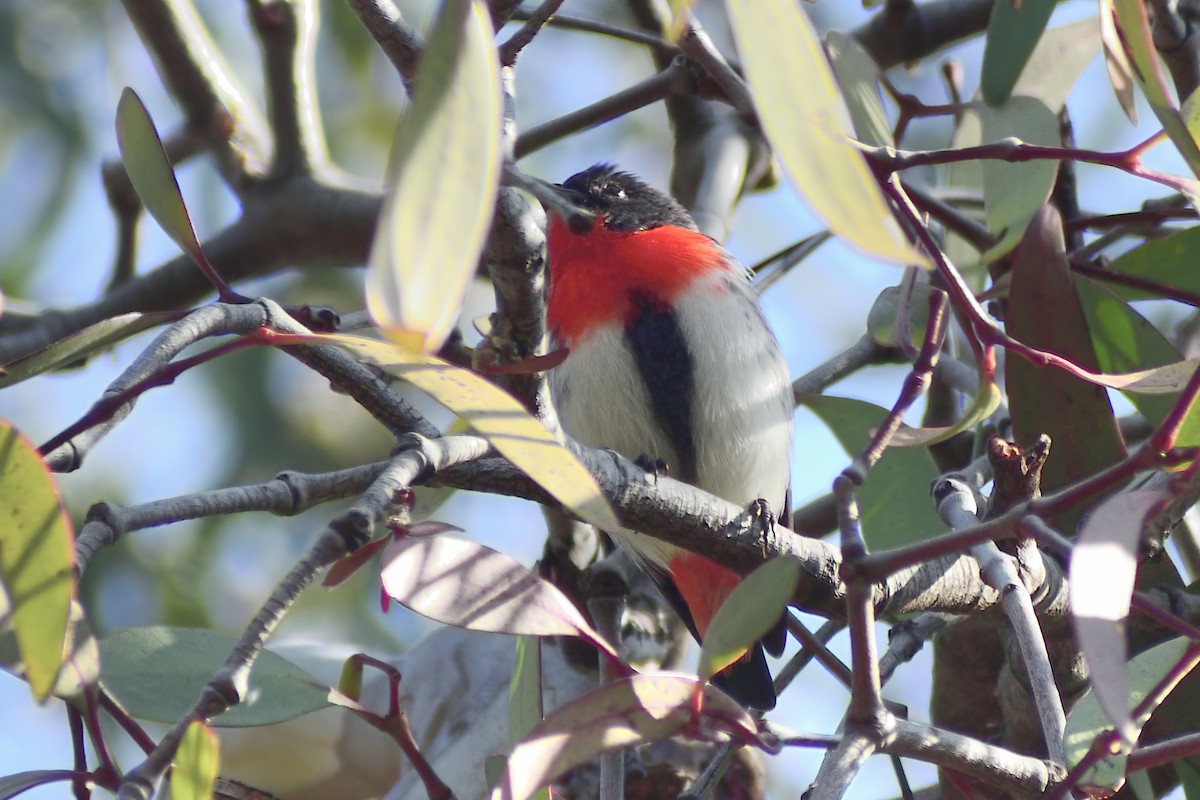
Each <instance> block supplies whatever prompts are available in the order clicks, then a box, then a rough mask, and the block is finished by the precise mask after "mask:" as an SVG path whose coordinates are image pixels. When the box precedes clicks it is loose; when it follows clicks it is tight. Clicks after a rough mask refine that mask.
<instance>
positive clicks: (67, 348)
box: [0, 312, 171, 389]
mask: <svg viewBox="0 0 1200 800" xmlns="http://www.w3.org/2000/svg"><path fill="white" fill-rule="evenodd" d="M170 318H171V315H170V314H166V313H150V314H143V313H140V312H134V313H130V314H119V315H117V316H115V317H109V318H108V319H103V320H101V321H100V322H97V323H96V324H95V325H89V326H88V327H86V328H84V329H83V330H81V331H79V332H78V333H73V334H71V335H70V336H68V337H66V338H64V339H59V340H58V341H57V342H55V343H54V344H52V345H50V346H48V347H44V348H42V349H41V350H38V351H37V352H35V353H30V354H29V355H27V356H25V357H24V358H20V359H18V360H16V361H12V362H9V363H8V364H5V365H4V370H3V374H0V389H3V388H5V387H7V386H12V385H13V384H14V383H20V382H21V381H23V380H26V379H27V378H32V377H33V376H34V375H41V374H42V373H45V372H49V371H50V370H53V369H58V368H59V367H63V366H66V365H68V364H72V363H74V362H77V361H79V360H80V359H82V358H85V357H87V356H90V355H92V354H93V353H97V352H99V351H101V350H105V349H107V348H109V347H112V346H113V345H115V344H117V343H118V342H122V341H124V340H125V339H128V338H129V337H130V336H133V335H134V334H137V333H141V332H142V331H144V330H146V329H148V328H153V327H154V326H155V325H160V324H162V323H163V322H166V321H168V320H169V319H170Z"/></svg>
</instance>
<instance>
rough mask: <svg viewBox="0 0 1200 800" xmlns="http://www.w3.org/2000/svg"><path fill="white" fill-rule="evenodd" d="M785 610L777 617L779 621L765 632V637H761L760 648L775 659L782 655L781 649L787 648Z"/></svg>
mask: <svg viewBox="0 0 1200 800" xmlns="http://www.w3.org/2000/svg"><path fill="white" fill-rule="evenodd" d="M787 615H788V612H787V609H786V608H785V609H784V610H783V613H782V614H781V615H780V616H779V621H778V622H776V623H775V624H774V625H773V626H772V627H771V630H769V631H767V634H766V636H764V637H762V640H761V641H762V646H763V647H765V648H766V649H767V652H768V653H770V654H771V655H772V656H774V657H775V658H779V657H780V656H781V655H783V648H784V647H786V646H787V633H788V632H787Z"/></svg>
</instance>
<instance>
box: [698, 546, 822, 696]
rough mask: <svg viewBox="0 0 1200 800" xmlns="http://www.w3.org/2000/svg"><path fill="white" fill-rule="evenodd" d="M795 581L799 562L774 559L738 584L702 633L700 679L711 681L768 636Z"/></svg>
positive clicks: (793, 589) (798, 574) (793, 588)
mask: <svg viewBox="0 0 1200 800" xmlns="http://www.w3.org/2000/svg"><path fill="white" fill-rule="evenodd" d="M798 580H800V562H799V561H796V560H794V559H791V558H773V559H771V560H770V561H768V562H767V563H765V564H763V565H762V566H761V567H759V568H758V569H756V570H754V572H751V573H750V574H749V575H747V576H746V577H745V578H744V579H743V580H742V582H741V583H739V584H738V585H737V587H736V588H735V589H734V590H733V592H732V593H730V595H729V597H727V598H725V602H723V603H722V604H721V607H720V608H719V609H717V613H716V615H715V616H714V617H713V620H712V622H711V623H710V624H709V626H708V630H707V631H705V633H704V644H703V645H702V646H701V647H700V667H699V669H698V671H699V673H700V677H701V679H703V680H706V681H707V680H710V679H711V678H712V676H714V675H716V674H717V673H718V672H720V671H721V670H723V669H725V668H726V667H728V666H729V665H730V664H732V663H733V662H735V661H737V660H738V659H739V658H741V657H742V656H743V655H744V654H745V653H746V651H747V650H749V649H750V647H751V646H752V645H753V644H754V643H755V642H757V641H758V640H759V639H761V638H762V637H764V636H766V635H767V632H768V631H769V630H771V628H773V627H774V626H775V623H776V622H778V621H779V615H780V614H781V613H783V611H784V610H785V609H786V608H787V604H788V601H789V600H791V599H792V596H793V595H794V594H795V593H796V582H797V581H798Z"/></svg>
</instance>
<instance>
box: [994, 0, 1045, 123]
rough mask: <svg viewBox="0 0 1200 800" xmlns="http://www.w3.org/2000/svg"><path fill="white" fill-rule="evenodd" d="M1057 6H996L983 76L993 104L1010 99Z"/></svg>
mask: <svg viewBox="0 0 1200 800" xmlns="http://www.w3.org/2000/svg"><path fill="white" fill-rule="evenodd" d="M1057 4H1058V0H1023V2H1020V3H1013V2H1007V0H1004V1H1002V2H999V3H996V4H994V5H993V6H992V18H991V20H990V21H989V22H988V32H987V39H986V40H985V42H986V44H985V46H984V51H983V73H982V75H981V76H980V84H981V87H980V88H981V89H982V91H983V99H984V100H986V101H987V103H988V104H989V105H992V106H998V105H1001V104H1002V103H1004V102H1005V101H1006V100H1008V98H1009V94H1011V93H1012V90H1013V86H1015V85H1016V83H1017V78H1018V76H1020V74H1021V71H1022V70H1023V69H1024V68H1025V64H1026V62H1028V61H1029V57H1030V55H1031V54H1032V53H1033V49H1034V47H1035V46H1037V43H1038V39H1039V38H1040V37H1041V35H1042V31H1044V30H1045V29H1046V23H1048V22H1049V21H1050V15H1051V14H1052V13H1053V12H1054V6H1056V5H1057Z"/></svg>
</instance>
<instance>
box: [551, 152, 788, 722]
mask: <svg viewBox="0 0 1200 800" xmlns="http://www.w3.org/2000/svg"><path fill="white" fill-rule="evenodd" d="M558 190H559V191H560V192H561V193H562V194H563V195H564V196H565V197H566V198H567V199H568V200H570V201H571V202H572V203H573V204H575V205H576V206H578V207H580V208H582V209H584V210H586V211H589V212H591V213H592V214H593V215H594V222H593V224H592V226H591V228H590V230H587V231H584V232H575V231H574V230H572V227H571V226H570V225H569V224H568V222H567V220H565V219H564V218H562V217H561V216H559V215H557V214H555V213H553V211H552V212H551V213H550V214H549V215H548V216H549V219H548V224H547V231H546V243H547V258H548V262H549V275H550V277H549V287H548V291H547V308H546V312H547V313H546V316H547V327H548V329H549V332H550V337H551V340H552V345H553V347H554V348H555V349H556V350H558V351H563V352H565V353H566V356H565V358H563V360H562V361H561V362H560V363H558V364H557V365H556V366H554V367H553V368H552V369H551V370H550V371H549V374H548V383H549V387H550V395H551V400H552V402H553V404H554V408H555V411H556V412H557V414H558V417H559V421H560V424H561V426H562V429H563V430H564V431H565V432H566V433H567V434H569V435H570V436H571V437H572V438H573V439H574V440H575V441H577V442H579V443H580V444H584V445H588V446H592V447H599V448H607V449H609V450H612V451H615V452H616V453H619V454H621V455H623V456H625V457H627V458H630V459H638V460H639V463H642V462H641V460H644V459H649V462H650V463H653V464H657V465H665V466H666V469H667V471H668V473H669V474H670V475H671V476H672V477H675V478H678V479H680V480H683V481H685V482H687V483H690V484H693V485H695V486H697V487H699V488H701V489H704V490H706V491H708V492H711V493H712V494H714V495H717V496H718V497H721V498H724V499H725V500H728V501H730V502H732V503H736V504H738V505H741V506H743V507H749V506H750V505H751V504H753V503H756V502H758V501H760V500H765V501H766V502H767V504H768V506H769V507H770V508H771V509H773V510H774V511H775V512H776V513H786V508H787V505H788V498H789V486H790V477H791V450H792V436H793V419H792V415H793V410H794V402H793V395H792V389H791V381H790V379H789V376H788V369H787V364H786V363H785V361H784V358H783V355H782V353H781V352H780V349H779V344H778V342H777V341H776V338H775V336H774V334H773V333H772V332H771V329H770V327H769V326H768V324H767V321H766V318H765V317H764V316H763V313H762V309H761V308H760V307H759V305H758V301H757V299H756V297H755V295H754V293H753V291H752V289H751V286H750V281H749V273H748V271H747V270H746V269H745V268H744V267H743V266H742V265H741V264H740V263H738V261H737V260H736V259H734V258H733V256H731V255H730V254H729V253H728V252H727V251H726V250H725V249H724V248H723V247H722V246H721V245H720V244H719V243H718V242H716V241H715V240H713V239H712V238H710V237H708V236H706V235H705V234H703V233H701V232H700V231H699V229H698V228H697V226H696V223H695V222H694V221H693V220H692V218H691V217H690V216H689V215H688V213H687V211H686V210H685V209H684V208H683V206H681V205H680V204H679V203H678V202H677V201H676V200H675V199H674V198H672V197H671V196H670V195H668V194H667V193H665V192H662V191H660V190H658V189H656V188H654V187H653V186H651V185H649V184H647V183H645V182H644V181H643V180H641V179H640V178H638V177H636V176H635V175H632V174H630V173H628V172H623V171H621V170H619V169H618V168H616V167H615V166H613V165H611V164H597V165H595V166H593V167H591V168H589V169H586V170H584V171H582V172H579V173H578V174H576V175H573V176H572V177H570V178H568V179H567V180H566V181H564V182H563V183H561V184H558ZM607 533H608V534H609V535H610V536H611V537H612V539H613V541H614V542H615V543H616V544H617V546H619V547H621V548H623V549H625V550H626V551H628V552H629V553H630V554H631V555H632V556H633V557H634V560H635V561H636V562H638V563H639V564H640V565H641V566H642V567H643V568H645V569H646V570H647V571H648V572H649V573H650V575H651V577H652V578H653V579H654V580H655V583H656V584H658V586H659V588H660V590H661V591H662V593H663V594H664V596H665V597H666V598H667V600H668V601H669V602H670V603H671V605H672V607H673V608H674V609H675V610H676V612H677V613H679V614H680V616H681V617H682V618H683V621H684V623H685V624H686V625H687V626H688V628H689V629H690V631H691V633H692V634H693V636H695V638H696V639H697V641H701V642H702V641H703V637H704V635H705V632H706V631H707V630H708V626H709V624H710V623H711V622H712V619H713V616H714V615H715V614H716V611H717V609H718V608H719V607H720V605H721V603H722V602H723V601H724V600H725V599H726V598H727V597H728V596H729V594H730V593H731V592H732V591H733V589H734V588H735V587H736V586H737V584H738V582H739V581H740V577H739V576H738V575H737V574H736V573H734V572H733V571H732V570H730V569H728V568H727V567H725V566H722V565H720V564H718V563H716V562H714V561H712V560H710V559H708V558H705V557H704V556H700V555H697V554H694V553H691V552H690V551H688V550H685V549H683V548H680V547H676V546H674V545H671V544H668V543H666V542H663V541H661V540H658V539H655V538H653V537H651V536H648V535H646V534H644V533H640V532H637V531H633V530H627V529H620V530H614V531H607ZM785 637H786V631H785V630H784V628H783V618H782V617H781V618H780V620H779V622H777V623H776V624H775V626H774V627H773V629H772V631H771V632H770V633H769V634H768V635H767V636H766V637H764V639H763V640H762V641H761V642H759V643H758V644H756V645H755V646H754V647H752V648H751V649H750V650H749V652H747V654H746V655H744V656H743V657H742V658H741V659H739V660H738V661H736V662H734V663H733V664H731V665H730V666H729V667H727V668H726V669H725V670H723V671H722V672H721V673H719V674H718V675H717V676H715V677H714V683H715V684H716V685H717V686H719V687H720V688H722V689H723V690H724V691H725V692H726V693H727V694H729V695H730V696H731V697H733V698H734V699H735V700H737V701H739V702H741V703H742V704H743V705H745V706H747V707H750V708H754V709H759V710H770V709H771V708H774V706H775V703H776V696H775V690H774V687H773V685H772V681H771V674H770V670H769V668H768V665H767V662H766V658H765V655H764V653H763V646H764V645H766V647H767V650H768V651H769V652H771V654H772V655H775V656H779V655H781V654H782V650H783V646H784V643H785Z"/></svg>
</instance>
